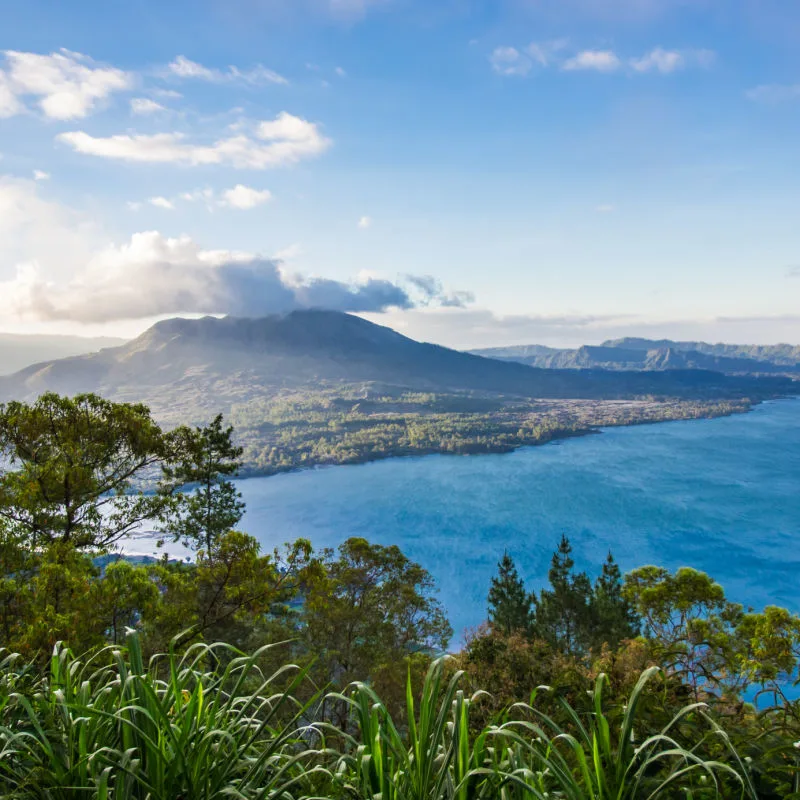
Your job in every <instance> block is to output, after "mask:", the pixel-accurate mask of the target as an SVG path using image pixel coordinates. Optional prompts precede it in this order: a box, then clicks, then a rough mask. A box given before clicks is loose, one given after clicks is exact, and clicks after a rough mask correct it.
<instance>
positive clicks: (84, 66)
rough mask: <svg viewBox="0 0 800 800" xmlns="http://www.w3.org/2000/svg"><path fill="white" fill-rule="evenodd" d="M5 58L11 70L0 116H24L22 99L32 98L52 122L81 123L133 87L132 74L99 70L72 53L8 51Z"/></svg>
mask: <svg viewBox="0 0 800 800" xmlns="http://www.w3.org/2000/svg"><path fill="white" fill-rule="evenodd" d="M5 56H6V60H7V62H8V67H7V70H6V72H4V73H1V74H0V116H11V115H12V114H15V113H20V111H22V110H23V107H22V103H21V101H20V98H22V97H25V96H32V97H35V98H37V99H38V103H39V107H40V108H41V109H42V111H43V112H44V113H45V115H46V116H48V117H50V118H51V119H78V118H80V117H85V116H87V115H88V114H89V112H90V111H91V110H92V109H93V108H94V107H95V106H96V105H97V103H99V102H102V101H103V100H105V99H106V98H108V97H109V96H110V95H111V94H113V93H114V92H119V91H124V90H126V89H130V88H131V86H132V85H133V76H132V75H131V74H130V73H127V72H124V71H123V70H120V69H116V68H115V67H104V66H97V65H95V63H94V62H93V61H92V60H91V59H90V58H88V57H87V56H84V55H82V54H80V53H73V52H71V51H69V50H63V49H62V50H61V51H60V52H58V53H51V54H50V55H41V54H38V53H22V52H18V51H16V50H6V51H5Z"/></svg>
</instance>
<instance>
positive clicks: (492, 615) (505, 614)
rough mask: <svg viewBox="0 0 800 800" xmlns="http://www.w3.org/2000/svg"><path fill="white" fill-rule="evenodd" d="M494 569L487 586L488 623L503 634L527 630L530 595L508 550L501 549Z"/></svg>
mask: <svg viewBox="0 0 800 800" xmlns="http://www.w3.org/2000/svg"><path fill="white" fill-rule="evenodd" d="M497 569H498V574H497V577H495V578H492V583H491V586H490V587H489V624H490V625H491V626H492V629H493V630H497V631H500V632H501V633H504V634H506V635H509V634H512V633H517V632H520V631H528V630H529V628H530V626H531V612H532V607H533V597H532V596H531V595H529V594H528V592H527V591H525V583H524V582H523V580H522V578H520V576H519V573H518V572H517V568H516V566H515V565H514V560H513V559H512V558H511V556H510V555H509V554H508V553H503V558H502V559H501V560H500V563H499V564H498V565H497Z"/></svg>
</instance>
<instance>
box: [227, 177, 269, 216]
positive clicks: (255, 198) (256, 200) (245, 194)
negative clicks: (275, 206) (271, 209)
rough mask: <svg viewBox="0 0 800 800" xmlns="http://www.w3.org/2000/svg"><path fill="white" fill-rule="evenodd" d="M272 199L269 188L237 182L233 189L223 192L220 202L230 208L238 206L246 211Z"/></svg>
mask: <svg viewBox="0 0 800 800" xmlns="http://www.w3.org/2000/svg"><path fill="white" fill-rule="evenodd" d="M270 200H272V192H270V190H269V189H252V188H251V187H249V186H244V185H243V184H241V183H237V184H236V186H234V187H233V189H226V190H225V191H224V192H223V193H222V199H221V200H220V201H219V204H220V205H221V206H227V207H228V208H238V209H240V210H242V211H246V210H247V209H250V208H255V207H256V206H260V205H262V204H263V203H267V202H269V201H270Z"/></svg>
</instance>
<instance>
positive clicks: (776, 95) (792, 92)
mask: <svg viewBox="0 0 800 800" xmlns="http://www.w3.org/2000/svg"><path fill="white" fill-rule="evenodd" d="M745 95H746V96H747V98H748V99H749V100H754V101H755V102H757V103H770V104H777V103H785V102H787V101H791V100H800V83H794V84H777V83H771V84H764V85H762V86H756V87H755V88H754V89H749V90H748V91H747V92H745ZM1 105H2V103H1V102H0V106H1Z"/></svg>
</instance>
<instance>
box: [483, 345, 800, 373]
mask: <svg viewBox="0 0 800 800" xmlns="http://www.w3.org/2000/svg"><path fill="white" fill-rule="evenodd" d="M470 352H472V353H474V354H476V355H481V356H485V357H487V358H495V359H500V360H502V361H513V362H516V363H520V364H526V365H528V366H532V367H542V368H546V369H598V368H599V369H606V370H642V371H652V370H686V369H689V370H693V369H695V370H697V369H699V370H712V371H716V372H723V373H726V374H729V375H747V374H751V375H759V374H794V373H800V346H794V345H789V344H777V345H738V344H709V343H707V342H676V341H672V340H671V339H640V338H634V337H630V338H624V339H613V340H608V341H605V342H603V343H602V344H601V345H599V346H591V345H584V346H583V347H579V348H577V349H567V348H564V349H559V348H553V347H544V346H542V345H519V346H514V347H490V348H484V349H479V350H472V351H470Z"/></svg>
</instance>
